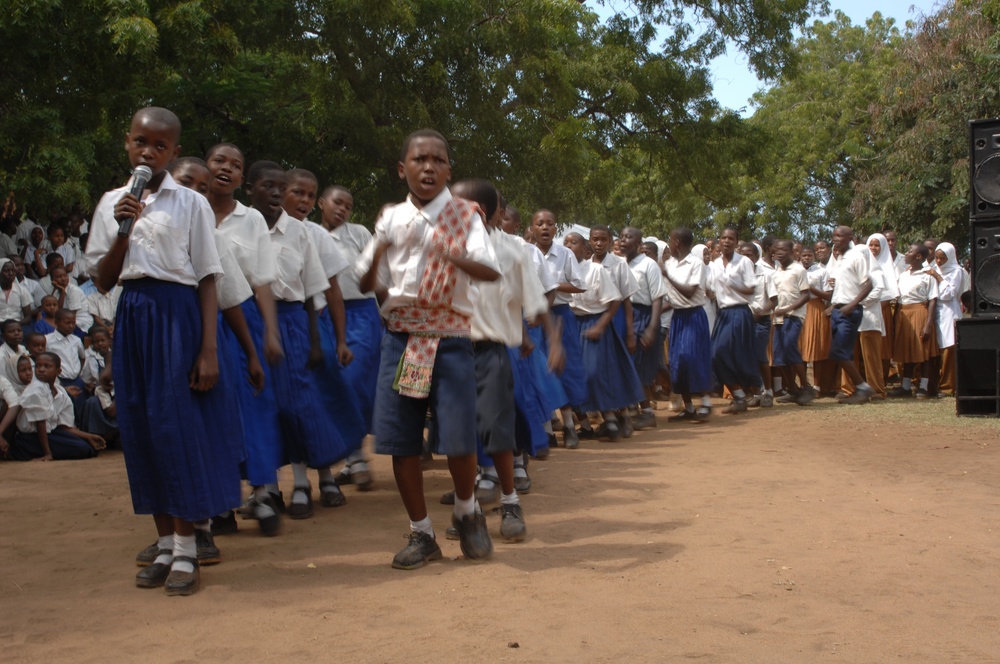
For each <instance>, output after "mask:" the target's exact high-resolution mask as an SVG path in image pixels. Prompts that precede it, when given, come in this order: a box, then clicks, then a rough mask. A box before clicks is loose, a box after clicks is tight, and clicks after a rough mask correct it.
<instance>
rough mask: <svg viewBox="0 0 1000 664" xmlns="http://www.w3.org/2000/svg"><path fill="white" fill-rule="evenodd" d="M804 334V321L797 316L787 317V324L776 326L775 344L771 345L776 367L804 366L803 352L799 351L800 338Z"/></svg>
mask: <svg viewBox="0 0 1000 664" xmlns="http://www.w3.org/2000/svg"><path fill="white" fill-rule="evenodd" d="M801 334H802V319H801V318H798V317H796V316H785V322H784V323H782V324H781V325H775V326H774V342H773V343H772V344H771V356H772V357H773V364H774V366H776V367H790V366H792V365H793V364H802V351H800V350H799V336H800V335H801Z"/></svg>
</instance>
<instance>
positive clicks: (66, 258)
mask: <svg viewBox="0 0 1000 664" xmlns="http://www.w3.org/2000/svg"><path fill="white" fill-rule="evenodd" d="M52 251H53V252H55V253H57V254H59V255H60V256H62V257H63V265H65V266H66V267H67V268H68V267H69V266H70V265H72V266H73V269H72V270H70V273H69V276H71V277H74V276H76V273H77V269H76V268H77V265H76V251H74V249H73V247H72V246H71V245H69V244H63V245H62V246H61V247H56V248H55V249H53V250H52Z"/></svg>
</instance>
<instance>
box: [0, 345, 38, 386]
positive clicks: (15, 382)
mask: <svg viewBox="0 0 1000 664" xmlns="http://www.w3.org/2000/svg"><path fill="white" fill-rule="evenodd" d="M22 357H25V358H26V357H27V356H26V355H12V356H11V357H9V358H7V362H6V364H5V365H4V374H5V376H6V378H7V382H8V383H10V385H11V387H13V388H14V391H15V392H17V393H18V394H21V393H22V392H24V388H26V387H28V383H22V382H21V377H20V376H18V375H17V365H18V362H20V360H21V358H22ZM28 361H29V362H30V361H31V360H30V358H29V359H28ZM31 376H32V380H34V376H35V371H34V369H32V371H31ZM28 382H29V383H30V382H31V381H28Z"/></svg>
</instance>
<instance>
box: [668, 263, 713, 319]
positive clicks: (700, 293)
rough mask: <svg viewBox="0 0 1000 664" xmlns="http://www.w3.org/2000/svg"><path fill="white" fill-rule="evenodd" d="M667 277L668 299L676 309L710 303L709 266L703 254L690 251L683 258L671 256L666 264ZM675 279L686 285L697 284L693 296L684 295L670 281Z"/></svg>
mask: <svg viewBox="0 0 1000 664" xmlns="http://www.w3.org/2000/svg"><path fill="white" fill-rule="evenodd" d="M664 270H665V272H666V278H664V280H663V281H664V283H665V284H666V287H667V299H668V300H670V306H671V307H673V308H674V309H691V308H693V307H703V306H705V305H706V304H708V295H707V294H706V292H705V289H706V288H707V287H708V266H706V265H705V260H704V259H703V258H702V257H701V256H697V257H696V256H695V255H694V254H693V253H689V254H688V255H687V256H685V257H684V258H683V259H681V260H677V259H676V258H675V257H673V256H671V257H670V258H668V259H667V262H666V263H665V264H664ZM671 279H673V280H674V281H676V282H677V283H679V284H682V285H685V286H697V287H698V288H697V290H696V291H695V292H694V294H693V295H692V296H691V297H684V296H683V295H681V293H680V291H678V290H677V289H676V288H674V285H673V284H672V283H670V280H671Z"/></svg>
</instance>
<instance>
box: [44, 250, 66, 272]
mask: <svg viewBox="0 0 1000 664" xmlns="http://www.w3.org/2000/svg"><path fill="white" fill-rule="evenodd" d="M59 261H62V262H63V263H64V264H65V263H66V260H65V259H64V258H63V257H62V254H57V253H56V252H54V251H53V252H52V253H50V254H46V255H45V268H46V269H47V270H51V269H52V266H53V265H55V264H56V263H57V262H59Z"/></svg>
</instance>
